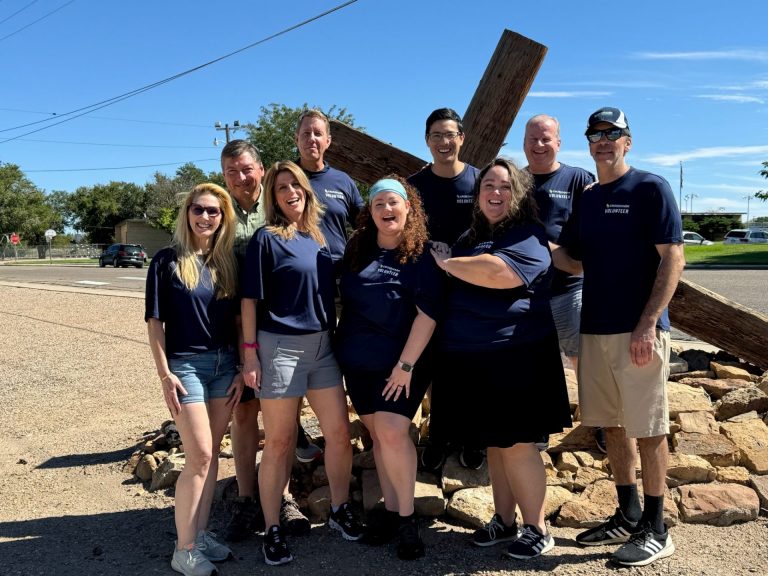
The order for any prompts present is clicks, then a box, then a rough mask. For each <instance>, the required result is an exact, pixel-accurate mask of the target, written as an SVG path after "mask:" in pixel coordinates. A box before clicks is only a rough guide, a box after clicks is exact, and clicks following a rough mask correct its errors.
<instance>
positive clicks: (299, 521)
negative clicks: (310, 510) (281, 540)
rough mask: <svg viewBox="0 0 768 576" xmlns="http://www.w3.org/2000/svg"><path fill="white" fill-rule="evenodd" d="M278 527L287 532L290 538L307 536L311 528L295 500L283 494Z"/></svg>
mask: <svg viewBox="0 0 768 576" xmlns="http://www.w3.org/2000/svg"><path fill="white" fill-rule="evenodd" d="M280 526H282V527H283V528H284V529H285V530H287V531H288V534H290V535H291V536H302V535H304V534H309V530H310V529H311V528H312V526H311V524H310V523H309V519H308V518H307V517H306V516H304V514H303V513H302V512H301V510H300V509H299V505H298V504H297V503H296V500H294V499H293V497H292V496H286V495H285V494H284V495H283V500H282V502H281V503H280Z"/></svg>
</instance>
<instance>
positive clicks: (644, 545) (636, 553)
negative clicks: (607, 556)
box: [612, 522, 675, 566]
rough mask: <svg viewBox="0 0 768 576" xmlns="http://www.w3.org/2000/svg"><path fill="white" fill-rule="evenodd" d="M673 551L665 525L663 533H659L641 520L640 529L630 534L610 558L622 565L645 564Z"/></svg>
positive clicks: (673, 547)
mask: <svg viewBox="0 0 768 576" xmlns="http://www.w3.org/2000/svg"><path fill="white" fill-rule="evenodd" d="M674 553H675V545H674V544H673V543H672V538H671V537H670V535H669V530H667V526H666V525H665V526H664V533H663V534H659V533H658V532H654V530H653V528H651V525H650V523H649V522H643V523H642V524H641V525H640V530H639V531H637V532H635V533H634V534H632V536H631V537H630V539H629V542H627V543H626V544H624V545H622V546H621V547H620V548H619V549H618V550H616V552H614V553H613V556H612V559H613V561H614V562H616V563H617V564H620V565H622V566H646V565H647V564H650V563H651V562H655V561H656V560H658V559H660V558H666V557H667V556H672V554H674Z"/></svg>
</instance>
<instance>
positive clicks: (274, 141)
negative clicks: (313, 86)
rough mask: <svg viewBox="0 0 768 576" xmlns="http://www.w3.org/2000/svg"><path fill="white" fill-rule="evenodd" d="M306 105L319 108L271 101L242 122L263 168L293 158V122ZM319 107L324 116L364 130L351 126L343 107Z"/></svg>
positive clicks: (350, 118)
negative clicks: (247, 121) (251, 119)
mask: <svg viewBox="0 0 768 576" xmlns="http://www.w3.org/2000/svg"><path fill="white" fill-rule="evenodd" d="M309 108H316V109H318V110H322V108H320V107H318V106H308V105H307V104H306V103H305V104H304V105H303V106H301V107H299V108H291V107H290V106H286V105H285V104H275V103H274V102H273V103H272V104H270V105H269V106H262V107H261V108H260V109H259V119H258V120H257V121H256V123H255V124H246V125H245V128H246V130H247V131H248V139H249V140H250V141H251V142H252V143H253V145H254V146H256V148H257V149H258V150H259V154H261V160H262V162H263V163H264V167H265V168H269V166H271V165H272V164H273V163H275V162H279V161H280V160H296V159H297V158H298V157H299V152H298V150H297V149H296V143H295V141H294V136H295V134H296V123H297V122H298V121H299V117H300V116H301V113H302V112H304V111H305V110H308V109H309ZM322 111H323V113H324V114H325V115H326V116H328V118H331V119H334V120H339V121H340V122H344V123H345V124H349V125H350V126H353V127H355V128H357V129H358V130H363V131H364V130H365V129H364V128H363V127H362V126H355V117H354V116H352V114H350V113H349V112H347V109H346V108H339V107H337V106H336V105H335V104H334V105H333V106H331V107H330V108H329V109H328V110H322Z"/></svg>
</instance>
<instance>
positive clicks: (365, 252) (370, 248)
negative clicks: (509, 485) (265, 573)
mask: <svg viewBox="0 0 768 576" xmlns="http://www.w3.org/2000/svg"><path fill="white" fill-rule="evenodd" d="M441 286H442V274H441V273H440V270H439V269H438V268H437V266H436V264H435V262H434V260H433V259H432V258H431V257H430V255H429V243H428V242H427V229H426V220H425V217H424V212H423V210H422V208H421V200H420V199H419V197H418V195H417V194H416V192H415V191H414V189H413V188H411V187H410V186H409V185H408V184H406V183H405V181H404V180H402V179H400V178H398V177H396V176H393V177H390V178H386V179H384V180H379V181H378V182H376V183H375V184H374V185H373V186H372V187H371V189H370V195H369V201H368V206H366V208H365V209H364V210H363V212H362V214H361V215H360V219H359V220H358V228H357V230H356V231H355V233H354V235H353V236H352V237H351V238H350V240H349V243H348V244H347V249H346V252H345V254H344V260H343V265H342V276H341V284H340V290H341V301H342V304H343V310H342V313H341V320H340V322H339V327H338V330H337V338H338V342H337V344H338V346H337V358H338V360H339V364H340V365H341V368H342V372H343V373H344V377H345V380H346V383H347V391H348V392H349V396H350V398H351V399H352V404H353V405H354V407H355V410H356V411H357V413H358V414H359V415H360V418H361V419H362V421H363V423H364V424H365V426H366V427H367V428H368V430H369V431H370V433H371V437H372V439H373V453H374V457H375V459H376V471H377V473H378V475H379V481H380V483H381V489H382V492H383V494H384V506H385V512H384V514H383V518H382V519H381V520H382V521H381V522H379V523H378V525H377V524H376V523H373V525H372V526H370V527H369V535H368V540H369V542H370V543H383V542H385V541H387V540H388V539H391V538H393V537H394V536H395V534H397V536H398V539H399V540H398V546H397V555H398V557H399V558H401V559H404V560H410V559H414V558H419V557H421V556H423V555H424V543H423V542H422V540H421V536H420V533H419V523H418V519H417V518H416V515H415V512H414V489H415V484H416V448H415V446H414V444H413V441H412V440H411V438H410V436H409V429H410V425H411V420H412V418H413V416H414V415H415V414H416V411H417V410H418V409H419V407H420V405H421V401H422V399H423V398H424V394H425V392H426V390H427V386H428V385H429V382H430V381H431V373H430V372H431V371H430V370H429V362H427V360H426V358H425V356H426V354H425V353H424V350H425V348H426V347H427V344H428V342H429V340H430V338H431V336H432V333H433V331H434V329H435V318H436V317H437V312H438V310H439V309H440V294H441V292H442V290H441Z"/></svg>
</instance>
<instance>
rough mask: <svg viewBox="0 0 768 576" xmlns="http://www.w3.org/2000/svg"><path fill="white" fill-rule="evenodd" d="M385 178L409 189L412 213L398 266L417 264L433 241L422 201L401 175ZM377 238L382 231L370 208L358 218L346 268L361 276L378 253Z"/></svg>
mask: <svg viewBox="0 0 768 576" xmlns="http://www.w3.org/2000/svg"><path fill="white" fill-rule="evenodd" d="M385 178H391V179H392V180H397V181H398V182H400V184H402V185H403V188H405V192H406V195H407V196H408V202H409V203H410V211H409V212H408V218H406V221H405V227H404V228H403V237H402V239H401V240H400V244H399V245H398V246H397V248H396V250H397V261H398V263H400V264H405V263H406V262H408V261H409V260H411V261H414V260H416V259H417V258H418V257H419V256H421V254H422V252H424V246H425V245H426V243H427V241H428V240H429V235H428V234H427V219H426V217H425V216H424V208H422V205H421V198H419V194H418V192H416V189H415V188H414V187H413V186H411V185H410V184H408V182H406V181H405V179H404V178H401V177H400V176H398V175H397V174H390V175H388V176H385ZM377 235H378V229H377V228H376V224H375V223H374V221H373V216H372V215H371V209H370V207H369V205H368V204H366V205H365V207H364V208H363V209H362V210H361V211H360V215H359V216H358V217H357V228H356V229H355V232H354V234H352V236H351V237H350V239H349V242H347V248H346V250H345V251H344V264H345V266H346V267H348V268H349V269H350V270H352V271H354V272H359V271H360V270H362V269H363V268H365V267H366V266H367V265H368V264H369V263H370V261H371V259H372V258H373V255H374V254H375V253H376V251H377V250H378V244H377V243H376V237H377Z"/></svg>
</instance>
